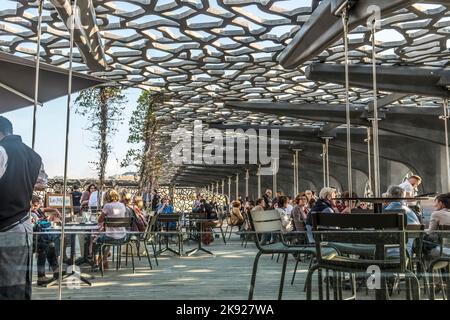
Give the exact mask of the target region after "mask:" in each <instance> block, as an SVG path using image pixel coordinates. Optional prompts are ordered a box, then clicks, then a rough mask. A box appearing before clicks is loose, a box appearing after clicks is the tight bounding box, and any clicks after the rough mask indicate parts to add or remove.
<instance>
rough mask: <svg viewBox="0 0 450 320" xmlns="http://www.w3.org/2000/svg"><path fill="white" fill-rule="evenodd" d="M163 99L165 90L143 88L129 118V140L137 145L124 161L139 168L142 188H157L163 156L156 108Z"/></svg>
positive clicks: (123, 163) (145, 189)
mask: <svg viewBox="0 0 450 320" xmlns="http://www.w3.org/2000/svg"><path fill="white" fill-rule="evenodd" d="M163 101H164V96H163V94H162V93H154V92H150V91H142V93H141V95H140V96H139V98H138V101H137V107H136V110H134V111H133V114H132V115H131V118H130V122H129V128H130V129H129V130H130V134H129V137H128V142H129V143H131V144H133V145H134V147H133V148H131V149H130V150H128V152H127V155H126V157H125V159H124V161H123V162H122V164H121V165H122V167H126V166H129V165H134V166H136V168H138V172H137V176H138V180H139V189H140V190H141V191H142V192H144V191H150V190H151V189H152V188H154V187H155V186H156V185H157V182H158V177H159V176H160V173H161V166H162V159H161V157H160V156H159V155H158V153H157V149H156V142H157V141H156V140H157V135H156V134H157V131H158V128H159V124H158V119H157V117H156V114H155V111H156V108H157V106H158V105H159V104H160V103H162V102H163Z"/></svg>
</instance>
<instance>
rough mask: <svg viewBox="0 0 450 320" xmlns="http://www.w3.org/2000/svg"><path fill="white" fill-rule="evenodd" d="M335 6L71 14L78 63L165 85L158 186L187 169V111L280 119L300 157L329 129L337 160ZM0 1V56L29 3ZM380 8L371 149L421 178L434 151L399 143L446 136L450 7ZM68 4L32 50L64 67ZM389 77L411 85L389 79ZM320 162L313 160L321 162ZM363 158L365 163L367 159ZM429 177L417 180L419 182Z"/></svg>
mask: <svg viewBox="0 0 450 320" xmlns="http://www.w3.org/2000/svg"><path fill="white" fill-rule="evenodd" d="M335 2H336V1H334V0H324V1H321V2H320V4H319V5H318V7H317V8H315V10H314V12H313V11H312V9H313V6H316V5H317V1H315V2H313V1H277V0H254V1H229V0H223V1H221V0H211V1H206V0H189V1H175V0H164V1H162V0H159V1H147V0H127V1H113V0H89V1H79V7H80V8H79V9H80V12H81V13H82V15H80V17H79V19H77V20H76V23H77V26H78V28H77V31H76V33H75V44H76V46H77V49H76V50H75V70H77V71H79V72H82V73H86V74H89V75H93V76H96V77H100V78H105V79H108V80H113V81H116V82H117V83H119V84H122V85H124V86H133V87H140V88H143V89H150V90H159V91H163V92H164V94H165V96H166V97H167V102H165V104H164V105H162V106H160V108H159V109H158V111H157V113H156V115H157V117H158V119H159V121H160V124H161V127H160V130H159V132H158V139H159V142H158V146H159V151H158V152H160V153H161V154H162V155H163V156H164V157H165V159H166V166H165V168H166V170H165V176H164V177H163V180H162V182H166V183H169V182H171V181H172V182H174V181H178V180H177V179H178V178H179V177H183V178H186V177H189V178H190V177H192V175H186V174H184V172H185V170H186V167H185V166H180V167H177V166H175V165H173V163H172V162H171V161H170V152H171V150H172V147H173V143H170V134H171V133H172V132H173V131H174V130H175V129H177V128H186V129H187V130H188V132H189V133H192V131H193V121H194V120H202V121H203V125H204V128H205V129H206V128H208V127H213V126H214V125H217V124H218V123H220V124H223V125H238V126H240V127H241V128H244V127H245V126H248V127H251V126H253V127H255V128H260V127H261V126H276V127H279V128H281V131H280V132H281V133H280V138H282V139H284V140H286V141H291V142H292V143H299V142H300V143H304V144H305V145H309V146H312V147H311V148H312V149H311V150H313V151H310V152H311V154H309V156H313V154H312V153H317V151H318V148H317V146H318V145H319V148H320V144H321V142H322V141H323V140H322V139H321V138H320V137H321V135H322V136H323V135H324V134H325V135H327V134H330V132H331V133H333V134H336V138H335V139H332V140H331V141H330V148H331V151H330V157H331V158H330V160H331V161H333V162H335V163H336V164H339V163H342V161H341V160H342V148H345V144H343V141H344V140H342V139H344V138H343V133H341V131H342V130H343V129H342V128H340V127H339V126H341V125H342V124H344V123H345V120H344V119H345V114H344V113H345V112H344V108H343V107H342V106H343V104H344V102H345V88H344V87H343V86H342V77H343V71H342V68H343V67H342V63H343V57H344V55H343V41H342V30H341V29H340V27H339V18H337V17H335V16H333V15H332V13H331V11H330V10H331V8H332V7H333V6H334V5H335V4H336V3H335ZM373 2H374V1H371V0H364V1H359V2H358V3H359V4H358V5H359V7H356V8H355V10H354V11H353V12H352V13H351V15H350V27H351V33H350V35H349V39H350V44H349V46H350V48H349V49H350V52H349V57H350V63H351V65H352V67H351V70H350V80H351V81H352V82H351V88H350V101H351V110H352V112H351V121H352V125H354V126H355V130H356V131H355V132H354V135H355V136H354V139H353V140H352V143H354V146H353V148H354V150H355V152H360V153H361V155H360V156H358V155H355V159H359V160H355V166H356V162H357V163H358V165H359V164H360V161H361V160H362V159H363V156H362V154H363V153H364V152H365V150H367V147H366V146H365V144H364V133H363V131H364V130H365V129H358V127H366V126H368V125H370V122H369V121H368V119H370V116H371V111H372V110H371V103H372V100H373V96H372V90H371V86H370V83H371V78H370V72H368V71H367V67H366V65H367V64H368V63H369V62H371V55H372V48H371V45H370V42H371V38H370V37H371V36H370V29H369V28H368V27H367V26H366V19H367V14H366V12H364V11H363V9H364V8H366V9H367V7H368V6H369V5H371V4H373ZM5 3H7V4H6V9H3V10H0V51H3V52H8V53H11V54H14V55H17V56H23V57H29V58H32V57H33V56H34V55H35V54H36V52H35V46H33V44H34V43H35V41H36V33H37V19H38V18H37V9H36V8H37V3H36V2H29V1H27V0H18V1H6V2H5ZM377 3H378V4H379V6H380V9H381V17H382V20H381V29H380V30H379V31H378V32H377V33H376V50H375V51H376V53H377V58H376V59H377V64H378V69H377V72H378V73H379V74H380V77H379V79H378V82H379V88H380V93H379V98H380V103H381V107H382V108H383V109H382V110H381V111H380V115H381V117H382V119H383V120H381V121H380V130H381V131H382V132H381V135H380V148H381V151H382V152H381V158H382V159H383V160H382V161H385V163H384V166H385V167H386V168H388V162H389V161H394V162H399V163H403V164H404V165H405V166H407V167H409V168H410V169H411V170H417V171H418V172H419V173H420V174H422V175H425V176H427V175H428V176H429V177H428V179H431V177H432V176H433V175H436V174H438V175H440V172H441V165H440V164H439V163H438V162H439V161H440V159H432V161H433V163H434V164H435V166H436V170H435V171H433V172H432V171H430V169H429V168H426V165H427V164H428V165H429V163H430V161H431V160H430V159H428V155H426V156H425V157H423V156H422V158H423V159H425V160H423V159H422V160H420V158H421V157H420V156H416V155H411V156H409V154H408V156H405V153H400V152H399V150H403V152H407V150H414V152H415V150H425V149H426V150H428V151H429V152H431V153H435V154H441V152H442V150H441V148H442V145H443V143H444V142H445V139H444V138H445V137H444V135H443V128H442V127H443V125H442V123H443V122H442V121H440V120H439V116H440V115H441V114H442V98H447V97H448V96H449V91H448V85H449V79H450V78H449V74H448V72H449V71H448V67H449V64H450V50H449V43H450V40H449V37H448V34H449V32H450V3H449V2H447V1H437V0H436V1H426V2H419V1H409V0H407V1H405V0H396V1H377ZM69 4H70V2H69V1H67V0H48V1H47V0H46V1H45V2H44V10H43V29H42V30H43V34H42V43H41V48H40V52H39V56H40V58H41V59H42V61H44V62H47V63H49V64H52V65H55V66H61V67H65V66H67V63H68V48H69V41H68V39H69V33H68V31H67V23H68V19H67V17H69V16H70V14H71V8H70V5H69ZM333 26H334V27H333ZM320 30H327V32H324V33H323V34H322V33H320V32H319V31H320ZM318 35H321V36H320V37H319V36H318ZM306 44H307V45H306ZM313 45H314V46H313ZM311 46H312V47H311ZM405 70H406V71H405ZM357 74H359V78H358V77H356V75H357ZM384 74H386V76H385V77H383V75H384ZM419 74H421V75H423V77H420V78H419V77H418V75H419ZM416 76H417V79H416ZM413 77H414V79H416V80H417V81H416V80H411V79H412V78H413ZM399 79H400V80H402V79H403V80H404V82H405V85H407V86H409V87H407V89H405V87H403V89H402V88H399V86H401V83H399ZM372 108H373V107H372ZM216 127H217V126H216ZM224 128H225V127H223V129H224ZM302 130H303V131H304V134H303V133H302V134H300V132H299V131H302ZM358 130H360V131H361V132H360V131H358ZM312 135H314V136H312ZM394 143H395V144H394ZM335 150H336V154H335V155H333V154H332V152H334V151H335ZM339 150H341V151H339ZM305 152H306V151H305ZM358 157H359V158H358ZM288 161H291V160H288ZM316 161H317V163H318V164H319V165H320V164H321V162H320V159H316ZM417 161H419V162H417ZM421 161H422V162H423V161H427V162H428V163H422V162H421ZM344 163H345V162H344ZM311 165H312V166H311V170H313V169H315V167H314V166H313V163H311ZM360 165H361V167H362V168H361V170H363V171H364V170H365V169H364V167H365V165H366V163H364V164H362V163H361V164H360ZM288 167H289V165H285V166H283V167H282V170H288ZM236 169H237V168H236ZM336 170H337V169H336ZM386 170H387V169H386ZM186 172H187V171H186ZM311 172H314V171H311ZM285 173H287V171H283V174H285ZM317 174H319V172H317ZM319 177H320V174H319ZM217 178H219V175H217ZM341 178H342V177H338V179H341ZM205 180H208V179H205ZM316 180H317V179H316ZM319 180H320V178H319ZM344 180H345V179H344ZM180 181H181V180H180ZM212 181H214V179H211V182H212ZM425 181H426V180H425ZM340 182H341V183H342V184H343V185H345V183H344V181H340ZM386 183H388V181H385V184H386ZM439 185H440V182H437V181H433V182H432V183H431V185H429V186H428V185H426V183H425V182H424V188H425V189H426V188H429V189H436V188H438V186H439Z"/></svg>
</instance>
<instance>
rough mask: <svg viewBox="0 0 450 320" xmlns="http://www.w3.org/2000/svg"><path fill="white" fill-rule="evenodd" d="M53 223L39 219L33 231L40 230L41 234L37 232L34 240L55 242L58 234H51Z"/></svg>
mask: <svg viewBox="0 0 450 320" xmlns="http://www.w3.org/2000/svg"><path fill="white" fill-rule="evenodd" d="M51 231H52V224H51V223H50V222H49V221H47V220H39V221H37V222H36V223H35V225H34V227H33V232H38V233H39V234H35V235H34V236H35V238H34V240H35V241H36V243H38V242H44V243H46V242H47V243H48V242H53V241H55V240H56V237H57V236H58V235H56V234H51V233H50V232H51Z"/></svg>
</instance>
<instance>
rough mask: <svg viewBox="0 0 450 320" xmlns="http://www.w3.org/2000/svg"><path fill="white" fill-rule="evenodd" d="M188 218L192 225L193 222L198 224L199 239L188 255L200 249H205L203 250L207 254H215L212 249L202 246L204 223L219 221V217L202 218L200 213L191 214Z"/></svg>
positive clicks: (197, 238)
mask: <svg viewBox="0 0 450 320" xmlns="http://www.w3.org/2000/svg"><path fill="white" fill-rule="evenodd" d="M186 218H187V219H188V221H189V224H191V225H192V224H194V223H195V224H196V225H197V237H196V239H195V240H196V241H197V247H196V248H194V249H191V250H189V251H187V252H186V255H187V256H192V255H194V254H196V253H197V252H199V251H203V252H205V253H207V254H210V255H212V256H214V253H212V252H211V251H209V250H207V249H205V248H204V247H203V246H202V234H203V232H204V225H205V223H209V222H213V221H217V219H208V218H201V215H199V214H190V215H189V216H187V217H186ZM211 232H212V231H211Z"/></svg>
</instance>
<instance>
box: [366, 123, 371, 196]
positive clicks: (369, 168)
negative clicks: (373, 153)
mask: <svg viewBox="0 0 450 320" xmlns="http://www.w3.org/2000/svg"><path fill="white" fill-rule="evenodd" d="M371 140H372V139H371V132H370V127H367V139H366V140H365V142H367V159H368V161H367V168H368V171H369V180H368V184H369V190H368V195H367V196H369V197H371V196H372V165H371V163H372V159H371V157H370V141H371Z"/></svg>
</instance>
